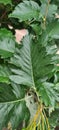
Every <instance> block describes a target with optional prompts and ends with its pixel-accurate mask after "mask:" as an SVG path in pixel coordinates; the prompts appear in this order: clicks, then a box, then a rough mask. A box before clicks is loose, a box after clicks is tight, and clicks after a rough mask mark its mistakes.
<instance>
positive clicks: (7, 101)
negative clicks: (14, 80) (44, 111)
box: [0, 84, 30, 130]
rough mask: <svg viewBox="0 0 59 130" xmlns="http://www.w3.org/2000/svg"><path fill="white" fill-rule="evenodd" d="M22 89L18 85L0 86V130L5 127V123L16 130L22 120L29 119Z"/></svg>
mask: <svg viewBox="0 0 59 130" xmlns="http://www.w3.org/2000/svg"><path fill="white" fill-rule="evenodd" d="M24 96H25V92H24V89H23V88H22V87H21V86H20V85H16V84H12V85H7V84H0V130H2V129H3V128H4V127H7V125H8V124H7V122H8V123H9V122H10V123H11V127H12V128H13V130H14V129H16V128H17V127H18V125H19V123H21V122H22V121H23V120H24V121H25V120H28V119H29V115H30V114H29V111H28V108H27V107H26V104H25V101H24V98H25V97H24Z"/></svg>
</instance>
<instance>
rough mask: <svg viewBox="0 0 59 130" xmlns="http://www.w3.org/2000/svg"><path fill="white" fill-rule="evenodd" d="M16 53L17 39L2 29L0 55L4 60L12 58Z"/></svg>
mask: <svg viewBox="0 0 59 130" xmlns="http://www.w3.org/2000/svg"><path fill="white" fill-rule="evenodd" d="M14 52H15V39H14V36H13V35H12V33H11V32H10V31H8V30H7V29H5V28H4V29H0V55H1V56H2V57H4V58H8V57H11V56H12V55H13V54H14Z"/></svg>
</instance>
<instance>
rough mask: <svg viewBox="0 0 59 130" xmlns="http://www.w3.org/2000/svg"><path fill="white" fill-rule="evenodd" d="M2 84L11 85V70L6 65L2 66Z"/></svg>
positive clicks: (0, 67) (0, 72) (0, 75)
mask: <svg viewBox="0 0 59 130" xmlns="http://www.w3.org/2000/svg"><path fill="white" fill-rule="evenodd" d="M0 82H1V83H8V84H9V70H8V67H6V66H5V65H0Z"/></svg>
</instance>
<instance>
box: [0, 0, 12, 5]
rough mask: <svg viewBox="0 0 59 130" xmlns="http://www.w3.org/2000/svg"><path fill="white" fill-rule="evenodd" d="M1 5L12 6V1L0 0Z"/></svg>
mask: <svg viewBox="0 0 59 130" xmlns="http://www.w3.org/2000/svg"><path fill="white" fill-rule="evenodd" d="M0 3H3V4H5V5H6V4H12V2H11V0H0Z"/></svg>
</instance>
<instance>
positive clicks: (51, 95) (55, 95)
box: [38, 82, 59, 106]
mask: <svg viewBox="0 0 59 130" xmlns="http://www.w3.org/2000/svg"><path fill="white" fill-rule="evenodd" d="M38 89H39V94H40V95H41V99H42V101H43V102H44V104H45V105H46V106H48V105H50V106H55V101H59V92H58V91H56V88H55V85H54V84H52V83H48V82H44V83H39V88H38Z"/></svg>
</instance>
